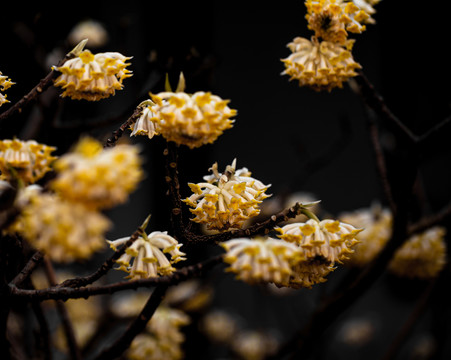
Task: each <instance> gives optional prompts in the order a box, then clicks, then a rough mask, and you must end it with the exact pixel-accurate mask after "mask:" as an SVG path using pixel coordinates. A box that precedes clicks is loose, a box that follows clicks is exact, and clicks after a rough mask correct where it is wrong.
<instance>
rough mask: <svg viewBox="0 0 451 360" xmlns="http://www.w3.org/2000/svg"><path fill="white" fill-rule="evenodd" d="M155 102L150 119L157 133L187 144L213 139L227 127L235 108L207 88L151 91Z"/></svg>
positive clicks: (206, 142)
mask: <svg viewBox="0 0 451 360" xmlns="http://www.w3.org/2000/svg"><path fill="white" fill-rule="evenodd" d="M151 99H152V101H153V102H154V103H155V104H156V105H155V106H154V107H153V108H152V111H153V112H154V114H155V116H154V117H153V118H152V119H151V120H152V121H154V122H155V123H156V128H157V131H158V132H159V133H161V135H162V136H163V137H164V138H165V139H166V140H168V141H173V142H175V143H177V144H179V145H186V146H188V147H189V148H191V149H192V148H197V147H200V146H202V145H205V144H211V143H213V142H214V141H215V140H216V139H217V138H218V136H220V135H221V134H222V133H223V132H224V131H225V130H227V129H230V128H231V127H232V124H233V122H234V120H232V119H231V118H232V117H234V116H236V113H237V111H236V110H234V109H231V108H229V106H228V103H229V100H223V99H221V98H220V97H219V96H217V95H213V94H212V93H210V92H204V91H198V92H196V93H194V94H187V93H185V92H182V91H180V92H170V91H167V92H162V93H159V94H156V95H154V94H152V95H151Z"/></svg>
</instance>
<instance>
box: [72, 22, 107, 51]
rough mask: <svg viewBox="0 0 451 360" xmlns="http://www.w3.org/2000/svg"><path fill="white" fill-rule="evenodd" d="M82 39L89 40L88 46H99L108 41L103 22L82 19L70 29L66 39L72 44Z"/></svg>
mask: <svg viewBox="0 0 451 360" xmlns="http://www.w3.org/2000/svg"><path fill="white" fill-rule="evenodd" d="M84 39H88V40H89V46H91V47H101V46H104V45H105V44H106V43H107V41H108V32H107V31H106V29H105V27H104V26H103V24H102V23H101V22H99V21H97V20H94V19H87V20H82V21H80V22H79V23H77V24H75V26H74V27H73V28H72V30H71V31H70V33H69V35H68V37H67V40H68V41H69V44H70V45H72V46H75V45H77V44H78V43H80V42H81V41H83V40H84Z"/></svg>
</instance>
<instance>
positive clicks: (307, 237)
mask: <svg viewBox="0 0 451 360" xmlns="http://www.w3.org/2000/svg"><path fill="white" fill-rule="evenodd" d="M276 230H277V231H278V232H279V233H280V235H279V237H280V238H281V239H283V240H285V241H287V242H289V243H293V244H296V246H297V247H298V248H299V249H300V250H301V251H302V254H303V257H304V261H302V262H300V263H299V264H297V266H296V267H295V269H294V270H293V275H292V277H291V278H290V286H291V287H295V288H297V287H307V288H310V287H312V285H314V284H316V283H321V282H324V281H326V279H325V277H326V276H327V275H328V274H329V273H330V272H331V271H333V270H334V269H335V264H337V263H338V264H341V263H343V261H345V260H347V259H348V258H349V255H350V254H352V253H353V252H354V250H353V247H354V246H355V245H356V244H358V243H359V241H358V240H357V239H356V236H357V234H358V233H359V232H360V231H362V229H356V228H355V227H354V226H352V225H350V224H346V223H342V222H340V221H338V220H331V219H326V220H322V221H319V220H316V219H309V220H307V221H306V222H303V223H291V224H288V225H285V226H283V227H276Z"/></svg>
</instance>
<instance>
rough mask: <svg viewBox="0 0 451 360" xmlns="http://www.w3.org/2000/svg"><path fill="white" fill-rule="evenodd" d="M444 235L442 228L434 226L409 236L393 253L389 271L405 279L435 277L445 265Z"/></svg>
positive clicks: (444, 230)
mask: <svg viewBox="0 0 451 360" xmlns="http://www.w3.org/2000/svg"><path fill="white" fill-rule="evenodd" d="M445 235H446V229H445V228H444V227H441V226H435V227H432V228H430V229H428V230H426V231H424V232H423V233H420V234H415V235H413V236H411V237H410V238H409V239H408V240H407V241H406V242H405V243H404V244H403V245H402V246H401V248H399V249H398V250H397V251H396V252H395V255H394V256H393V258H392V260H391V261H390V263H389V266H388V268H389V270H390V271H391V272H393V273H394V274H396V275H398V276H401V277H407V278H419V279H428V278H433V277H435V276H437V275H438V274H439V272H440V271H441V270H442V269H443V267H444V266H445V264H446V242H445Z"/></svg>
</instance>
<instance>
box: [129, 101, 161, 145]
mask: <svg viewBox="0 0 451 360" xmlns="http://www.w3.org/2000/svg"><path fill="white" fill-rule="evenodd" d="M154 105H155V103H154V102H152V101H150V100H147V101H143V102H142V103H141V104H139V106H138V107H140V108H142V110H141V114H140V116H139V118H138V119H137V120H136V121H135V122H134V123H133V124H132V125H130V130H131V131H132V132H131V133H130V136H137V135H142V136H147V137H148V138H149V139H152V138H153V137H154V136H155V135H159V132H158V131H157V122H156V121H155V120H154V119H155V117H156V114H155V112H154V109H153V108H152V106H154Z"/></svg>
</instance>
